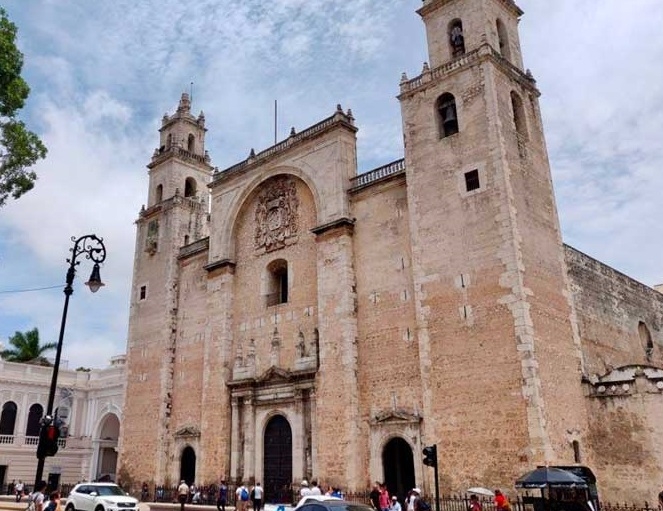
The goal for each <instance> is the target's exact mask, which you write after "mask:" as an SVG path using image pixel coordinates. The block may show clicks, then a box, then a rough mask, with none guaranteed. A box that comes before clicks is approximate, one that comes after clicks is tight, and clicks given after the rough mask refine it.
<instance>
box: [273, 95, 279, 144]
mask: <svg viewBox="0 0 663 511" xmlns="http://www.w3.org/2000/svg"><path fill="white" fill-rule="evenodd" d="M277 105H278V104H277V101H276V100H274V145H276V123H277V120H278V115H279V114H278V108H277Z"/></svg>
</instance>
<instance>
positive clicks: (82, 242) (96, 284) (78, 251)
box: [35, 234, 106, 488]
mask: <svg viewBox="0 0 663 511" xmlns="http://www.w3.org/2000/svg"><path fill="white" fill-rule="evenodd" d="M71 241H73V242H74V248H70V249H69V250H70V251H71V254H72V255H71V258H70V259H67V262H68V263H69V268H68V269H67V280H66V285H65V287H64V308H63V309H62V322H61V323H60V337H59V338H58V346H57V350H56V352H55V363H54V364H53V376H52V377H51V389H50V390H49V393H48V405H47V406H46V415H45V416H44V418H43V419H42V429H43V428H46V427H49V426H50V425H51V422H52V423H53V424H54V425H55V426H56V427H58V424H57V423H56V421H55V419H56V418H54V417H52V415H53V402H54V401H55V388H56V386H57V383H58V371H59V369H60V354H61V353H62V339H63V338H64V328H65V325H66V324H67V309H68V308H69V297H70V296H71V295H72V293H73V292H74V288H73V287H72V284H73V283H74V277H75V276H76V266H78V265H79V264H80V261H77V260H76V259H77V258H78V257H79V256H81V255H84V256H85V258H86V259H90V260H92V261H93V262H94V267H93V268H92V273H91V274H90V278H89V279H88V281H87V282H86V283H85V285H86V286H88V287H89V288H90V291H92V292H93V293H96V292H97V291H99V288H100V287H101V286H103V285H104V283H103V282H102V281H101V275H100V274H99V265H100V264H101V263H103V262H104V260H105V259H106V247H105V246H104V242H103V241H104V240H103V238H99V237H97V236H96V235H95V234H87V235H85V236H81V237H80V238H78V239H76V238H75V237H73V236H72V238H71ZM45 436H46V435H42V434H41V432H40V435H39V438H40V440H39V441H40V442H41V441H42V437H45ZM37 459H38V461H37V473H36V474H35V488H36V487H37V485H38V484H39V482H40V481H41V479H42V476H43V474H44V460H45V459H46V455H45V454H44V450H43V448H42V449H41V450H40V449H39V448H37Z"/></svg>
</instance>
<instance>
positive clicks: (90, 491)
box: [65, 483, 138, 511]
mask: <svg viewBox="0 0 663 511" xmlns="http://www.w3.org/2000/svg"><path fill="white" fill-rule="evenodd" d="M137 509H138V500H137V499H135V498H133V497H131V496H130V495H128V494H127V492H125V491H124V490H123V489H122V488H120V487H119V486H118V485H117V484H113V483H79V484H77V485H76V486H74V487H73V488H72V489H71V492H70V493H69V496H68V497H67V506H66V507H65V511H137Z"/></svg>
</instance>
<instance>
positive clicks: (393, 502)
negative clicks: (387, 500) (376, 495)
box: [389, 495, 401, 511]
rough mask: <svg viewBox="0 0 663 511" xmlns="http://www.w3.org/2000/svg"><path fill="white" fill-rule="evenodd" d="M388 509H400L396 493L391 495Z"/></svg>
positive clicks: (394, 510) (395, 510) (392, 510)
mask: <svg viewBox="0 0 663 511" xmlns="http://www.w3.org/2000/svg"><path fill="white" fill-rule="evenodd" d="M389 511H401V503H400V502H398V497H397V496H396V495H394V496H393V497H391V507H390V508H389Z"/></svg>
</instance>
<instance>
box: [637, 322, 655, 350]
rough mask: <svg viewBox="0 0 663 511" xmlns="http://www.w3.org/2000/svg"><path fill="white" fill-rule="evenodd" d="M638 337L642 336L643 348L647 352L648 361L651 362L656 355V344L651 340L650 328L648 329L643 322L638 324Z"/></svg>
mask: <svg viewBox="0 0 663 511" xmlns="http://www.w3.org/2000/svg"><path fill="white" fill-rule="evenodd" d="M638 335H639V336H640V342H641V343H642V347H643V348H644V350H645V355H646V356H647V360H649V359H650V358H651V356H652V354H653V353H654V342H653V341H652V339H651V332H650V331H649V328H647V325H645V324H644V323H643V322H642V321H640V323H638Z"/></svg>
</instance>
